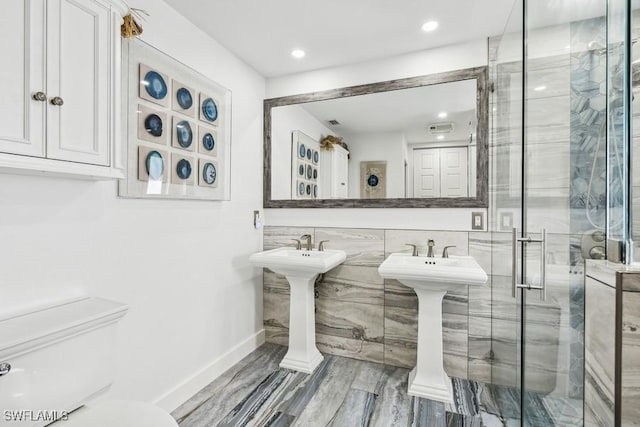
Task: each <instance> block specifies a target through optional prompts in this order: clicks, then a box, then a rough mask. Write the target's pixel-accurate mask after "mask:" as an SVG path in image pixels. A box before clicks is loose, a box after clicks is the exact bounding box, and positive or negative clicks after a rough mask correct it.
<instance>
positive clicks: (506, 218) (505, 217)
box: [500, 212, 513, 231]
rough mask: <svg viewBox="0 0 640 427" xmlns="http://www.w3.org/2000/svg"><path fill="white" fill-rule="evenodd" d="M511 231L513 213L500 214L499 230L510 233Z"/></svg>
mask: <svg viewBox="0 0 640 427" xmlns="http://www.w3.org/2000/svg"><path fill="white" fill-rule="evenodd" d="M511 229H513V212H500V230H501V231H511Z"/></svg>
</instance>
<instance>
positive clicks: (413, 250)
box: [405, 243, 418, 256]
mask: <svg viewBox="0 0 640 427" xmlns="http://www.w3.org/2000/svg"><path fill="white" fill-rule="evenodd" d="M405 246H411V256H418V246H417V245H412V244H411V243H405Z"/></svg>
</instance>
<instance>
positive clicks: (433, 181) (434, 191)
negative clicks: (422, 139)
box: [413, 148, 440, 197]
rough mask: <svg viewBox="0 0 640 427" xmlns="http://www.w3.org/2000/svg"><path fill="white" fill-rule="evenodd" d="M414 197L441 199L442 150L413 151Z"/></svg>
mask: <svg viewBox="0 0 640 427" xmlns="http://www.w3.org/2000/svg"><path fill="white" fill-rule="evenodd" d="M413 197H440V150H438V149H437V148H430V149H420V150H413Z"/></svg>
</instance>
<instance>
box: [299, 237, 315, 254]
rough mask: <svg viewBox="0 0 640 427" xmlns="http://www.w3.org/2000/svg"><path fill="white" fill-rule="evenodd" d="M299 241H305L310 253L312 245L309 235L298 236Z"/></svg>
mask: <svg viewBox="0 0 640 427" xmlns="http://www.w3.org/2000/svg"><path fill="white" fill-rule="evenodd" d="M300 240H302V241H305V240H306V241H307V250H308V251H310V250H312V249H313V243H311V234H305V235H303V236H300Z"/></svg>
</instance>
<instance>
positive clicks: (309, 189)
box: [307, 184, 311, 196]
mask: <svg viewBox="0 0 640 427" xmlns="http://www.w3.org/2000/svg"><path fill="white" fill-rule="evenodd" d="M310 195H311V186H310V185H309V184H307V196H310Z"/></svg>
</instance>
